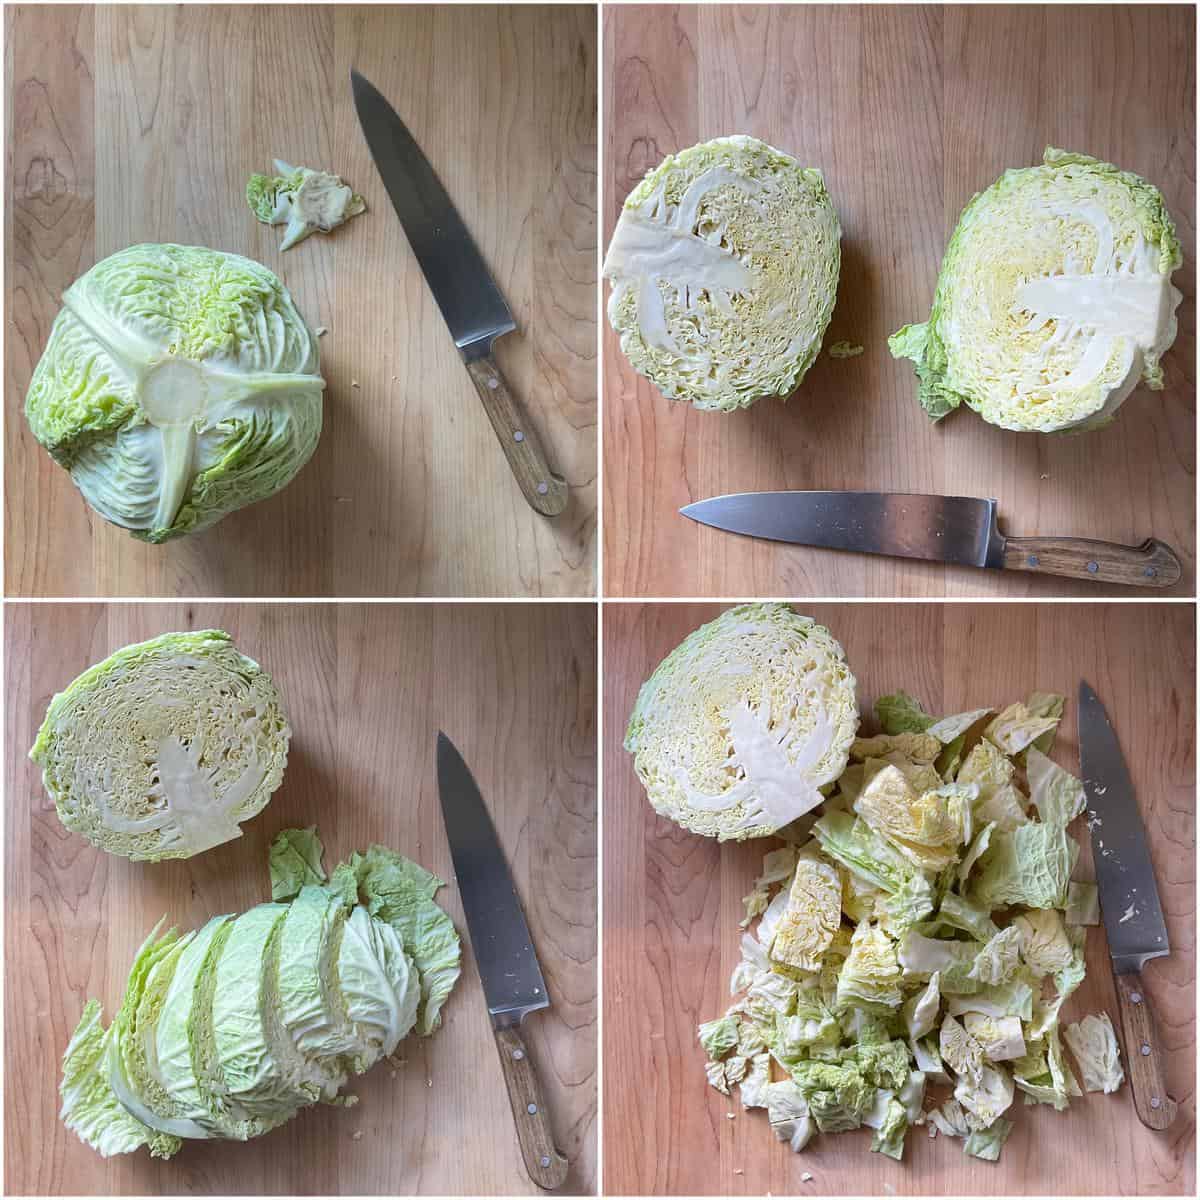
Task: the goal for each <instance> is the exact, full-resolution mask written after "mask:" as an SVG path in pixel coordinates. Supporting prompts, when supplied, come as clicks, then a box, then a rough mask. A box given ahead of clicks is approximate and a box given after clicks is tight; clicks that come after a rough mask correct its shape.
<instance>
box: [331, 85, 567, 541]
mask: <svg viewBox="0 0 1200 1200" xmlns="http://www.w3.org/2000/svg"><path fill="white" fill-rule="evenodd" d="M350 82H351V85H352V87H353V89H354V106H355V108H356V109H357V110H358V122H359V124H360V125H361V126H362V131H363V136H364V137H365V138H366V139H367V146H368V147H369V148H370V151H371V157H372V158H373V159H374V160H375V166H376V168H377V169H378V171H379V174H380V177H381V178H382V179H383V186H384V187H385V188H387V193H388V195H389V196H390V197H391V200H392V207H393V208H394V209H395V210H396V215H397V216H398V217H399V218H400V224H401V225H403V226H404V232H405V234H406V235H407V237H408V243H409V245H410V246H411V247H412V250H413V253H414V254H415V255H416V256H417V262H418V263H420V265H421V271H422V273H423V274H424V276H425V282H426V283H428V284H429V290H430V291H431V292H432V293H433V298H434V299H435V300H436V301H437V303H438V307H439V308H440V309H441V310H442V316H443V317H444V318H445V321H446V324H447V325H448V326H449V327H450V333H451V334H452V335H453V337H454V344H455V345H456V346H457V347H458V352H459V354H460V355H461V356H462V360H463V362H464V363H465V364H466V368H467V374H468V375H470V376H471V380H472V382H473V383H474V384H475V390H476V391H477V392H478V393H479V398H480V400H482V401H483V407H484V408H485V409H486V411H487V415H488V417H489V418H490V419H491V422H492V428H493V429H494V430H495V431H496V436H497V437H498V438H499V439H500V445H501V447H502V448H503V450H504V454H505V457H506V458H507V459H508V465H509V466H510V467H511V468H512V472H513V474H514V475H515V476H516V478H517V483H518V484H520V486H521V491H522V493H523V494H524V496H525V499H526V500H528V501H529V503H530V505H532V507H533V508H534V509H535V510H536V511H537V512H539V513H541V514H542V515H543V516H546V517H556V516H558V514H559V513H561V512H562V511H563V509H564V508H566V506H567V484H566V481H565V480H564V479H563V478H562V477H561V476H560V475H556V474H554V472H552V471H551V470H550V467H549V465H548V463H547V460H546V454H545V451H544V450H543V449H542V443H541V440H540V438H539V437H538V434H537V430H536V429H535V428H534V427H533V425H532V423H531V422H530V420H529V417H528V415H527V414H526V413H525V411H524V408H523V406H522V404H521V402H520V401H519V400H518V399H517V397H516V395H514V393H513V392H511V391H510V390H509V387H508V384H507V383H506V382H505V380H504V376H503V375H501V374H500V368H499V367H498V366H497V365H496V360H495V358H494V357H493V355H492V343H493V342H494V341H495V340H496V338H498V337H500V336H502V335H503V334H506V333H511V332H512V331H513V330H514V329H516V327H517V325H516V322H515V321H514V320H513V316H512V313H511V312H510V311H509V307H508V305H507V304H506V303H505V300H504V297H503V296H502V295H500V289H499V288H498V287H497V286H496V284H495V281H494V280H493V279H492V276H491V274H490V273H489V271H488V269H487V265H486V264H485V263H484V261H483V256H482V255H481V254H480V253H479V250H478V248H477V247H476V245H475V242H474V241H473V240H472V238H471V235H470V233H469V232H468V231H467V227H466V226H465V225H464V224H463V221H462V218H461V217H460V216H459V215H458V212H457V211H456V209H455V207H454V205H453V203H451V200H450V197H449V196H448V195H447V194H446V189H445V188H443V187H442V185H441V183H440V181H439V180H438V177H437V175H436V174H435V173H434V170H433V167H432V166H430V164H429V160H428V159H427V158H426V157H425V155H424V154H423V153H422V152H421V147H420V146H418V145H417V143H416V141H415V140H414V139H413V136H412V134H411V133H409V131H408V129H407V127H406V126H405V124H404V122H403V121H401V120H400V118H399V117H398V116H397V115H396V112H395V110H394V109H393V108H392V106H391V105H390V104H389V103H388V102H387V101H386V100H385V99H384V98H383V96H381V95H380V94H379V92H378V91H376V90H375V88H374V87H373V86H372V85H371V84H370V83H369V82H368V81H367V80H366V79H364V78H363V77H362V76H361V75H360V74H359V73H358V72H357V71H351V72H350Z"/></svg>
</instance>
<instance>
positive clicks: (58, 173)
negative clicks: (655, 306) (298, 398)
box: [5, 5, 596, 596]
mask: <svg viewBox="0 0 1200 1200" xmlns="http://www.w3.org/2000/svg"><path fill="white" fill-rule="evenodd" d="M5 16H6V21H7V32H8V39H7V46H8V64H7V65H8V76H7V79H8V84H7V96H8V100H9V103H8V105H7V113H8V121H9V126H8V130H7V133H8V146H9V161H10V168H9V185H8V192H7V196H8V200H9V204H8V208H7V215H8V228H7V231H6V232H7V234H8V237H7V239H6V245H7V253H6V266H7V273H6V274H7V308H8V324H7V333H8V338H7V346H8V356H7V363H6V368H5V370H6V374H5V379H6V388H5V392H6V395H7V397H8V403H7V406H6V412H7V416H8V421H7V430H6V460H5V461H6V464H7V487H6V490H5V492H6V505H5V512H6V526H5V527H6V530H7V547H8V554H7V567H6V570H7V575H6V579H7V593H8V594H10V595H14V594H18V595H24V596H43V595H52V596H61V595H68V596H80V595H101V596H111V595H160V596H178V595H185V596H197V595H217V596H220V595H233V596H251V595H267V596H279V595H287V596H335V595H337V596H375V595H384V596H406V595H442V596H453V595H470V596H475V595H479V596H519V595H534V596H542V595H546V596H554V595H592V594H594V590H595V586H594V571H593V565H592V564H593V558H594V554H595V546H594V542H595V524H596V522H595V509H596V489H595V475H596V440H595V426H596V420H595V392H596V333H595V312H596V230H595V224H596V222H595V215H596V202H595V177H596V54H595V48H596V47H595V43H596V16H595V9H594V8H590V7H585V6H580V7H569V6H568V7H546V8H537V7H528V8H526V7H504V6H495V7H491V8H458V7H454V6H450V7H441V8H435V7H426V6H416V7H386V8H385V7H354V6H349V5H346V6H343V5H337V6H322V7H308V6H295V7H289V8H280V7H276V6H266V5H264V6H260V7H240V6H238V7H222V6H215V5H213V6H209V5H204V6H199V7H195V6H182V5H180V6H171V5H159V6H141V7H139V6H133V7H123V6H122V7H92V6H66V7H58V6H50V5H30V6H22V7H16V8H10V9H8V10H7V11H6V14H5ZM351 66H356V67H357V68H358V70H359V71H361V72H362V73H363V74H364V75H366V76H367V77H368V78H369V79H371V81H372V82H373V83H375V84H376V86H378V87H379V89H380V90H381V91H382V92H383V93H384V94H385V95H386V96H388V97H389V99H390V100H391V101H392V102H393V104H394V105H395V107H396V109H397V111H398V112H399V113H400V115H401V116H402V117H403V118H404V119H405V121H406V122H407V123H408V124H409V127H410V128H411V129H412V132H413V134H414V136H415V137H416V138H417V140H418V141H419V142H420V144H421V146H422V148H423V149H424V150H425V152H426V154H427V155H428V156H429V158H430V160H431V161H432V163H433V164H434V167H435V169H436V170H437V171H438V173H439V175H440V177H441V179H442V181H443V183H444V184H445V185H446V188H447V190H448V191H449V192H450V194H451V196H452V197H453V198H454V201H455V203H456V205H457V207H458V209H459V211H460V212H461V214H462V216H463V219H464V220H465V222H466V224H467V226H468V228H470V230H471V232H472V234H473V235H474V237H475V239H476V241H477V242H478V244H479V246H480V249H481V251H482V253H483V255H484V258H485V259H486V260H487V262H488V264H489V266H490V268H491V270H492V272H493V274H494V276H495V278H496V281H497V283H498V284H499V286H500V290H501V291H502V292H503V293H504V295H505V297H506V299H507V300H508V303H509V305H510V306H511V308H512V310H513V313H514V316H515V318H516V322H517V326H518V330H517V332H516V333H514V334H512V335H509V336H507V337H505V338H501V339H500V340H499V342H498V343H497V356H498V359H499V361H500V364H501V367H502V369H503V371H504V372H505V374H506V376H507V377H508V379H509V381H510V383H511V384H512V386H513V388H514V390H515V391H516V392H517V393H518V394H519V395H520V396H521V397H522V398H523V399H524V401H525V403H526V404H527V406H528V410H529V413H530V416H531V419H532V420H533V421H534V422H535V423H536V425H537V427H538V429H539V430H540V432H541V434H542V438H543V441H544V442H545V444H546V447H547V453H548V455H549V456H550V457H551V459H552V465H553V466H555V467H556V468H557V469H558V470H559V471H560V472H562V473H563V474H564V475H565V476H566V478H567V480H568V482H569V484H570V486H571V496H572V499H571V504H570V506H569V508H568V510H567V511H566V512H565V513H564V514H563V515H562V516H560V517H559V518H557V519H556V520H553V521H547V520H545V519H544V518H542V517H540V516H538V515H537V514H535V513H534V512H533V511H532V510H531V509H530V508H529V506H528V505H527V504H526V502H525V501H524V499H523V498H522V496H521V493H520V491H519V490H518V488H517V484H516V482H515V480H514V479H513V478H512V474H511V472H510V470H509V468H508V465H507V463H506V461H505V458H504V455H503V454H502V452H501V448H500V446H499V445H498V444H497V442H496V436H495V434H494V433H493V432H492V428H491V425H490V424H489V422H488V420H487V417H486V415H485V413H484V411H483V408H482V406H481V405H480V403H479V399H478V397H477V395H476V392H475V388H474V386H473V385H472V383H471V380H470V379H469V377H468V376H467V373H466V371H465V370H464V368H463V365H462V363H461V361H460V360H459V357H458V354H457V351H456V350H455V348H454V344H453V341H452V339H451V337H450V335H449V333H448V331H447V329H446V327H445V324H444V322H443V321H442V318H441V314H440V312H439V311H438V308H437V305H436V303H435V302H434V300H433V297H432V295H431V293H430V292H429V289H428V287H427V286H426V284H425V282H424V279H423V277H422V276H421V273H420V269H419V268H418V266H417V263H416V260H415V258H414V257H413V255H412V252H411V250H410V248H409V245H408V242H407V240H406V238H405V235H404V232H403V230H402V228H401V226H400V223H399V221H398V220H397V218H396V215H395V213H394V212H393V210H392V207H391V204H390V202H389V200H388V197H387V194H386V192H385V191H384V188H383V184H382V181H381V180H380V178H379V175H378V172H377V171H376V170H375V167H374V164H373V163H372V161H371V158H370V156H369V153H368V151H367V146H366V142H365V141H364V139H363V137H362V133H361V131H360V129H359V126H358V121H357V118H356V116H355V112H354V105H353V101H352V98H351V94H350V68H351ZM276 157H278V158H282V159H284V160H285V161H287V162H291V163H299V164H303V165H307V166H313V167H317V168H324V169H327V170H333V171H336V172H337V173H338V174H340V175H342V176H343V177H344V178H345V179H346V180H347V181H348V182H349V183H350V184H351V185H352V186H353V187H354V188H355V189H356V190H358V191H359V192H361V193H362V194H363V196H364V197H365V198H366V202H367V207H368V213H367V214H366V215H364V216H361V217H357V218H355V219H354V220H353V221H351V222H350V223H349V224H348V225H346V226H344V227H343V228H341V229H338V230H336V231H335V232H334V233H333V234H332V235H331V236H327V237H326V236H316V235H315V236H313V237H311V238H309V239H308V241H306V242H304V243H303V244H302V245H300V246H298V247H296V248H295V249H293V250H289V251H288V252H287V253H286V254H281V253H280V252H279V243H280V241H281V240H282V238H281V230H279V229H270V228H268V227H267V226H265V225H260V224H259V223H258V222H257V221H256V220H255V219H254V217H253V215H252V214H251V212H250V210H249V208H248V207H247V205H246V202H245V199H244V192H245V186H246V180H247V178H248V177H249V176H250V174H251V173H252V172H254V171H260V172H261V171H267V170H269V169H270V166H271V162H272V159H273V158H276ZM153 241H164V242H171V241H174V242H183V243H187V244H203V245H207V246H211V247H213V248H215V249H220V250H227V251H234V252H236V253H239V254H244V255H247V256H248V257H250V258H255V259H257V260H259V261H260V262H262V263H264V264H266V265H267V266H268V267H270V268H271V269H272V270H274V271H275V272H276V273H277V274H279V276H280V277H281V278H282V279H283V281H284V283H285V284H286V285H287V286H288V288H289V289H290V290H291V292H292V295H293V296H294V297H295V299H296V302H297V304H298V306H299V308H300V311H301V312H302V313H303V314H304V316H305V318H306V319H307V321H308V322H309V324H310V325H311V326H312V327H314V328H316V327H318V326H325V327H327V329H328V333H327V334H326V335H325V336H324V337H323V338H322V339H321V343H320V346H321V367H322V373H323V374H324V376H325V379H326V381H327V389H326V392H325V426H324V432H323V435H322V439H321V443H320V446H319V448H318V450H317V452H316V454H315V456H314V457H313V459H312V461H310V462H309V464H308V465H307V466H306V467H305V468H304V470H303V471H302V472H301V473H300V475H299V476H298V477H297V478H296V480H295V481H294V482H293V483H292V484H291V485H290V486H289V487H288V488H286V489H285V490H284V491H283V492H282V493H280V494H279V495H277V496H275V497H273V498H271V499H270V500H268V501H266V502H264V503H262V504H258V505H255V506H253V507H251V508H248V509H244V510H242V511H241V512H240V513H237V514H234V515H233V516H231V517H229V518H227V519H225V520H223V521H221V522H220V523H219V524H218V525H217V526H216V527H215V528H214V529H212V530H210V531H208V532H206V533H203V534H200V535H197V536H195V537H191V538H185V539H183V540H182V541H178V542H174V543H171V544H170V545H167V546H161V547H154V546H145V545H143V544H141V543H140V542H137V541H135V540H133V539H132V538H130V537H129V536H128V534H126V533H125V532H124V531H122V530H119V529H116V528H114V527H112V526H109V525H108V524H106V523H105V522H104V521H103V520H101V519H100V518H99V517H98V516H96V515H95V514H94V513H92V512H91V510H90V509H88V508H87V506H86V505H85V504H84V502H83V500H82V498H81V497H80V496H79V494H78V493H77V492H76V490H75V488H74V486H73V484H72V483H71V480H70V478H69V477H68V476H67V475H66V473H65V472H63V471H62V470H60V469H59V468H58V467H56V466H55V465H54V463H53V462H52V461H51V459H50V458H49V456H48V455H47V454H46V453H45V451H44V450H42V449H41V448H40V447H39V446H38V445H37V443H36V442H35V441H34V440H33V437H32V435H31V434H30V432H29V428H28V426H27V425H26V423H25V421H24V419H23V418H22V415H21V412H22V405H23V402H24V399H23V398H24V396H25V392H26V389H27V387H28V383H29V379H30V375H31V374H32V371H33V368H34V366H35V364H36V363H37V360H38V358H39V357H40V355H41V353H42V349H43V347H44V346H45V343H46V339H47V337H48V335H49V332H50V325H51V322H52V321H53V319H54V316H55V314H56V313H57V312H58V309H59V304H60V297H61V295H62V293H63V291H64V290H65V289H66V288H67V287H68V286H69V285H70V284H71V283H72V282H73V281H74V280H75V279H76V278H78V276H80V275H82V274H83V273H84V272H85V271H87V270H88V269H89V268H90V267H91V266H93V265H94V264H95V263H96V262H98V261H99V260H100V259H102V258H104V257H106V256H108V255H109V254H112V253H114V252H115V251H117V250H120V249H123V248H124V247H126V246H129V245H132V244H135V243H138V242H153Z"/></svg>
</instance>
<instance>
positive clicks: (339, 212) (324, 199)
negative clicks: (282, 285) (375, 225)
mask: <svg viewBox="0 0 1200 1200" xmlns="http://www.w3.org/2000/svg"><path fill="white" fill-rule="evenodd" d="M246 203H247V204H249V205H250V211H251V212H253V213H254V215H255V216H256V217H257V218H258V219H259V220H260V221H261V222H262V223H263V224H264V225H286V226H287V228H286V229H285V230H284V231H283V241H282V242H281V243H280V246H279V249H280V250H290V249H291V248H292V247H293V246H296V245H299V244H300V243H301V242H302V241H304V239H305V238H306V237H308V236H310V235H311V234H314V233H329V232H330V231H331V230H333V229H336V228H337V227H338V226H339V225H344V224H345V223H346V222H347V221H348V220H350V218H351V217H357V216H358V215H359V214H360V213H364V212H366V211H367V205H366V201H364V200H363V198H362V197H361V196H360V195H359V194H358V193H357V192H355V191H354V190H353V189H351V188H350V187H349V186H348V185H347V184H345V183H343V182H342V179H341V176H339V175H331V174H330V173H329V172H328V171H314V170H313V169H312V168H311V167H291V166H289V165H288V164H287V163H285V162H284V161H283V160H282V159H278V158H277V159H276V160H275V174H274V175H251V176H250V179H249V181H248V182H247V184H246Z"/></svg>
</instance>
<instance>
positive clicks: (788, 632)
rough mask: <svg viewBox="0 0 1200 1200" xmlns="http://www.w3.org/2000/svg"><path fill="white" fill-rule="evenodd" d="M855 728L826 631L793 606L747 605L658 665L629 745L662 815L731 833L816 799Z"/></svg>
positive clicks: (853, 709) (850, 690)
mask: <svg viewBox="0 0 1200 1200" xmlns="http://www.w3.org/2000/svg"><path fill="white" fill-rule="evenodd" d="M857 729H858V703H857V700H856V698H855V694H854V676H853V675H852V674H851V673H850V668H849V667H848V666H847V664H846V658H845V655H844V653H843V651H842V648H841V646H839V645H838V643H837V642H836V641H835V640H834V639H833V637H832V635H831V634H830V633H829V631H828V630H827V629H825V628H824V627H823V626H821V625H818V624H817V623H816V622H815V621H813V620H812V619H811V618H810V617H802V616H800V615H799V614H798V613H796V612H794V611H793V610H792V609H791V608H790V607H789V606H788V605H786V604H744V605H740V606H739V607H737V608H731V609H729V610H728V611H727V612H725V613H722V614H721V616H719V617H718V618H717V619H716V620H715V621H711V622H709V623H708V624H707V625H703V626H701V628H699V629H697V630H696V631H695V632H694V633H692V634H691V635H690V636H689V637H688V638H686V639H685V640H684V642H683V643H682V644H681V645H679V646H678V647H676V649H675V650H674V651H672V652H671V654H669V655H668V656H667V657H666V658H665V659H664V660H663V661H662V662H661V663H660V664H659V666H658V668H657V669H656V670H655V672H654V674H653V675H652V676H651V677H650V678H649V679H648V680H647V681H646V683H644V684H643V685H642V689H641V691H640V692H639V694H638V699H637V703H636V705H635V706H634V710H633V714H632V716H631V717H630V719H629V729H628V731H627V732H626V735H625V748H626V749H627V750H629V751H630V752H631V753H632V754H633V756H634V769H635V770H636V771H637V774H638V778H639V779H641V781H642V784H643V786H644V787H645V789H646V794H647V796H648V797H649V800H650V803H651V804H652V805H653V806H654V808H655V809H656V810H657V811H658V812H660V813H662V814H663V816H666V817H670V818H671V820H673V821H677V822H678V823H679V824H680V825H682V826H683V827H684V828H685V829H690V830H692V832H694V833H701V834H707V835H708V836H710V837H717V838H720V839H721V840H722V841H724V840H727V839H729V838H738V839H743V838H751V837H765V836H766V835H767V834H770V833H773V832H774V831H775V830H777V829H781V828H782V827H783V826H784V825H787V824H789V823H790V822H791V821H794V820H795V819H796V818H797V817H799V816H802V815H803V814H804V813H806V812H809V811H810V810H811V809H813V808H815V807H816V806H817V805H818V804H820V803H821V800H822V799H823V797H822V795H821V792H820V790H819V789H820V788H821V787H822V786H823V785H825V784H827V783H830V782H832V781H833V780H834V779H836V778H837V777H838V776H839V775H840V774H841V773H842V771H843V770H844V769H845V766H846V762H847V759H848V757H849V752H850V744H851V742H853V740H854V734H855V732H856V730H857Z"/></svg>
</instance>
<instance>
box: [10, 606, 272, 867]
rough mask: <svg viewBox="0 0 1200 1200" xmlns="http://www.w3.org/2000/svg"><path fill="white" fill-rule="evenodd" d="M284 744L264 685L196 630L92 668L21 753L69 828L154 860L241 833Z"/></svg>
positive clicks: (234, 652) (208, 632)
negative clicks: (37, 773) (26, 752)
mask: <svg viewBox="0 0 1200 1200" xmlns="http://www.w3.org/2000/svg"><path fill="white" fill-rule="evenodd" d="M291 736H292V731H291V728H290V727H289V726H288V721H287V716H286V715H285V714H284V711H283V707H282V703H281V701H280V697H279V693H278V691H277V690H276V688H275V684H274V683H273V682H272V680H271V677H270V676H269V675H268V674H267V673H266V672H265V671H263V670H262V668H261V667H259V665H258V663H256V662H255V661H254V660H253V659H250V658H247V657H246V656H245V655H244V654H242V653H240V652H239V651H238V649H237V647H236V646H234V644H233V642H232V640H231V639H230V637H229V634H227V633H224V632H222V631H221V630H219V629H204V630H200V631H199V632H195V633H164V634H162V635H161V636H160V637H156V638H153V639H151V640H150V641H148V642H139V643H137V644H136V645H133V646H126V647H124V649H121V650H118V651H117V652H116V653H115V654H112V655H110V656H109V657H108V658H106V659H105V660H104V661H103V662H101V663H97V664H96V665H95V666H93V667H89V668H88V669H87V670H86V671H85V672H84V673H83V674H82V675H80V676H79V678H78V679H76V680H75V681H74V682H72V683H70V684H68V685H67V687H66V688H65V689H64V690H63V691H61V692H59V693H58V694H57V695H55V696H54V698H53V699H52V700H51V701H50V706H49V708H48V709H47V710H46V717H45V720H44V721H43V722H42V726H41V728H40V729H39V730H38V735H37V740H36V741H35V742H34V744H33V748H32V749H31V750H30V752H29V757H30V758H32V759H33V761H34V762H36V763H37V764H38V765H39V766H40V767H41V768H42V779H43V782H44V783H45V786H46V790H47V791H48V792H49V793H50V795H51V796H52V797H53V798H54V804H55V807H56V809H57V811H58V816H59V819H60V820H61V821H62V823H63V824H64V825H65V826H66V827H67V828H68V829H72V830H74V831H75V832H76V833H81V834H83V836H84V837H85V838H87V839H88V841H89V842H91V843H92V844H93V845H95V846H99V847H100V849H102V850H107V851H109V852H110V853H111V854H120V855H124V856H125V857H127V858H132V859H141V860H148V861H151V862H156V861H158V860H160V859H166V858H190V857H191V856H192V855H193V854H199V853H200V852H201V851H202V850H208V849H210V848H211V847H213V846H219V845H221V844H222V843H223V842H228V841H231V840H233V839H234V838H237V837H241V835H242V830H241V826H240V822H242V821H247V820H249V819H250V818H251V817H253V816H254V815H255V814H256V813H258V812H260V811H261V810H262V809H263V808H265V807H266V804H267V802H268V801H269V800H270V799H271V794H272V792H274V791H275V789H276V788H277V787H278V786H279V784H280V782H281V781H282V779H283V770H284V767H285V766H286V765H287V754H288V743H289V741H290V739H291Z"/></svg>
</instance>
